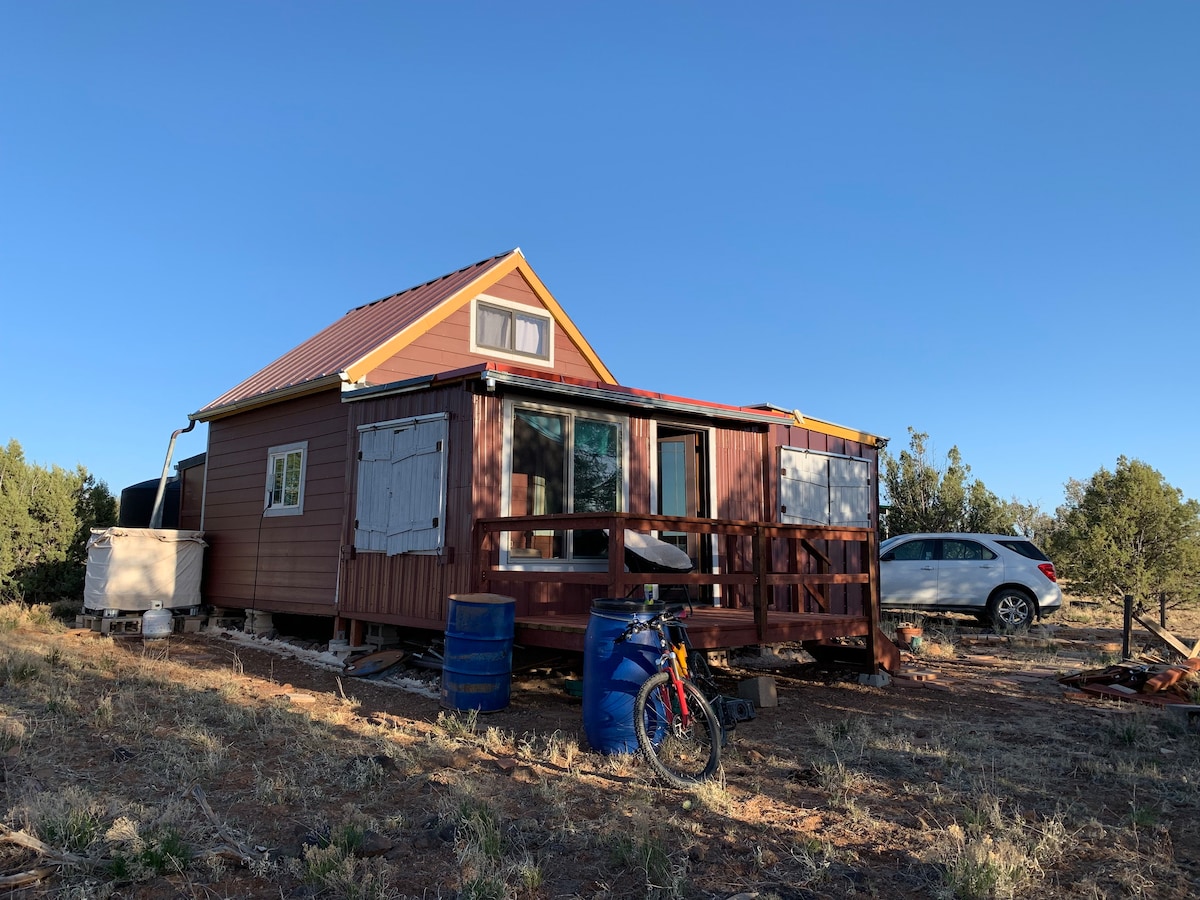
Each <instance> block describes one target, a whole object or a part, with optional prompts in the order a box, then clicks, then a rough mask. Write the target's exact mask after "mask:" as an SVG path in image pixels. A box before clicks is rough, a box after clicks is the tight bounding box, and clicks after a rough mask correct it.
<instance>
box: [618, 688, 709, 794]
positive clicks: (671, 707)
mask: <svg viewBox="0 0 1200 900" xmlns="http://www.w3.org/2000/svg"><path fill="white" fill-rule="evenodd" d="M682 684H683V694H684V698H685V700H686V703H687V713H686V715H685V714H684V711H683V710H682V709H680V702H679V694H678V693H677V692H676V689H675V683H674V682H673V681H672V680H671V674H670V673H669V672H657V673H655V674H654V675H651V676H650V678H649V679H647V680H646V682H645V683H644V684H643V685H642V689H641V690H640V691H638V695H637V699H636V700H635V701H634V704H633V717H634V718H633V725H634V731H635V732H636V734H637V740H638V746H639V747H640V748H641V749H642V752H643V753H644V754H645V756H646V759H647V760H648V761H649V763H650V765H651V766H652V767H653V768H654V770H655V771H656V772H657V773H658V774H659V775H661V776H662V777H663V778H665V779H666V780H667V781H669V782H670V783H671V784H673V785H675V786H676V787H681V788H686V787H690V786H692V785H694V784H696V783H698V782H701V781H706V780H708V779H709V778H712V777H713V776H714V775H716V774H717V770H718V769H719V768H720V766H721V722H720V720H719V719H718V718H717V715H716V713H714V712H713V708H712V706H711V705H709V702H708V701H707V700H705V699H704V695H703V694H702V693H700V689H699V688H698V687H696V686H695V685H694V684H692V683H691V682H690V681H684V682H682Z"/></svg>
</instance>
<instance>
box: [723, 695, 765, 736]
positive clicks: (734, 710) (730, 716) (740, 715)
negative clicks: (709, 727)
mask: <svg viewBox="0 0 1200 900" xmlns="http://www.w3.org/2000/svg"><path fill="white" fill-rule="evenodd" d="M720 706H721V724H722V725H724V726H725V727H726V728H733V727H734V726H735V725H736V724H737V723H738V722H749V721H750V720H751V719H753V718H754V717H755V715H756V713H755V711H754V704H753V703H752V702H751V701H749V700H746V699H744V698H742V697H722V698H721V699H720Z"/></svg>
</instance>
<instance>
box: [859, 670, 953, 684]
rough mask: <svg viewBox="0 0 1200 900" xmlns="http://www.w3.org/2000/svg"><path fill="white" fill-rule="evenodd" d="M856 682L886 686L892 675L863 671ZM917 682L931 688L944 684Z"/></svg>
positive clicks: (889, 682)
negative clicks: (869, 673)
mask: <svg viewBox="0 0 1200 900" xmlns="http://www.w3.org/2000/svg"><path fill="white" fill-rule="evenodd" d="M858 683H859V684H865V685H866V686H867V687H887V686H888V685H889V684H891V683H892V676H891V675H889V674H888V673H887V672H880V673H879V674H878V675H867V674H866V673H864V674H862V675H859V676H858ZM918 683H919V684H923V685H925V686H926V687H931V688H942V687H944V685H940V684H938V683H937V682H935V681H921V682H918Z"/></svg>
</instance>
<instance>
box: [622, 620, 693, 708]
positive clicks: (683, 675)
mask: <svg viewBox="0 0 1200 900" xmlns="http://www.w3.org/2000/svg"><path fill="white" fill-rule="evenodd" d="M672 625H675V626H678V627H679V628H680V629H686V628H687V626H686V625H684V624H683V620H682V618H680V617H679V616H676V615H674V614H672V613H669V612H661V613H659V614H658V615H656V616H654V617H653V618H652V619H650V620H649V621H647V622H634V623H631V624H630V626H629V628H627V629H625V631H626V634H625V635H623V637H625V636H628V634H631V633H633V632H634V631H649V630H653V631H654V632H655V634H657V635H658V645H659V649H660V651H661V653H660V655H659V657H658V664H657V665H658V670H659V671H662V672H667V673H668V674H669V675H670V676H671V690H672V691H673V692H674V695H675V699H676V700H677V702H678V703H679V707H678V709H679V716H678V718H679V721H678V722H676V716H675V707H673V706H672V705H671V704H670V703H667V702H664V703H663V708H664V712H665V714H666V717H667V724H669V725H670V726H671V727H672V728H677V727H678V728H687V727H688V726H689V725H690V723H691V718H692V715H691V711H690V710H689V708H688V700H687V694H686V693H685V692H684V689H683V683H684V681H686V680H689V675H688V661H687V642H686V639H685V638H684V637H683V636H681V638H680V640H678V641H674V640H672V639H671V636H670V635H669V634H668V629H669V628H670V627H671V626H672Z"/></svg>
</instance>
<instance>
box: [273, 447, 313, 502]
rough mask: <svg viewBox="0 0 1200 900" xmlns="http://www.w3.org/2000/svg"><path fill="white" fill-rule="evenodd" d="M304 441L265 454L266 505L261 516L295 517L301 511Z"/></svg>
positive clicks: (305, 455) (304, 460)
mask: <svg viewBox="0 0 1200 900" xmlns="http://www.w3.org/2000/svg"><path fill="white" fill-rule="evenodd" d="M307 462H308V442H307V441H303V442H301V443H298V444H287V445H285V446H280V447H271V448H270V449H269V450H268V451H267V502H266V509H265V511H264V513H263V514H264V515H268V516H298V515H300V514H301V513H303V512H304V474H305V471H304V470H305V467H306V465H307Z"/></svg>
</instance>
